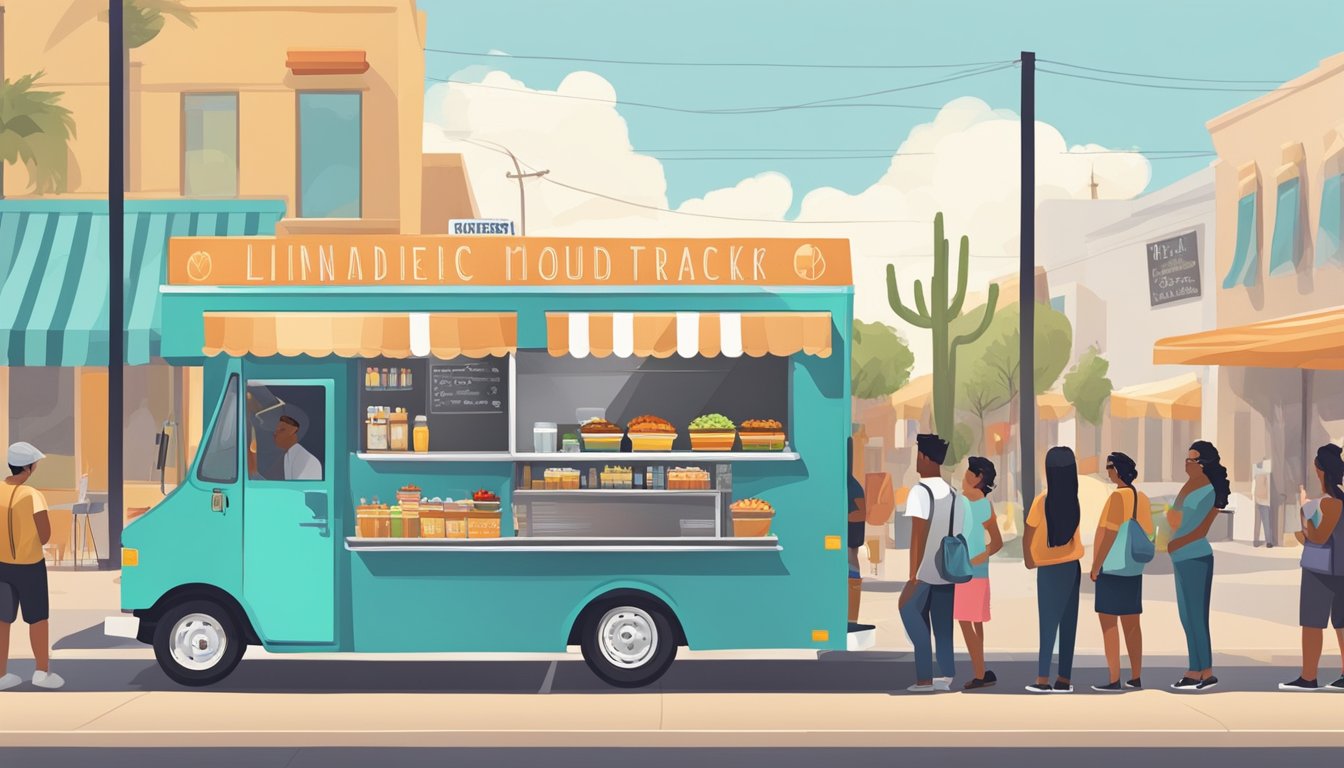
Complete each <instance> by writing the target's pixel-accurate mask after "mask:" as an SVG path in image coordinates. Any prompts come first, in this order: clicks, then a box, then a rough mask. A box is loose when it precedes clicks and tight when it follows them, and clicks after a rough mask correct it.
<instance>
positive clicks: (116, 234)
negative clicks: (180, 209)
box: [107, 2, 128, 568]
mask: <svg viewBox="0 0 1344 768" xmlns="http://www.w3.org/2000/svg"><path fill="white" fill-rule="evenodd" d="M107 20H108V24H107V35H108V38H107V45H108V64H107V67H108V78H107V84H108V102H107V109H108V153H107V223H108V242H107V254H108V276H107V277H108V289H109V295H108V315H107V317H108V328H107V558H108V559H107V567H109V568H119V567H121V529H122V511H123V510H122V502H123V498H122V495H123V494H122V491H123V486H122V482H123V479H124V478H123V475H124V471H123V470H124V469H125V467H124V461H123V457H122V453H123V452H124V450H125V447H124V445H123V443H122V439H123V438H124V437H125V435H124V434H122V433H123V432H124V423H125V413H124V411H123V408H124V407H125V406H124V405H123V403H122V391H123V386H124V384H125V375H126V369H125V368H123V367H122V366H123V363H124V362H125V359H126V354H125V347H126V335H125V331H126V315H125V301H126V294H125V287H126V286H125V276H124V275H123V274H122V269H123V268H124V265H125V261H126V253H125V250H126V243H125V239H124V237H123V235H124V233H125V227H126V220H125V213H126V159H127V157H128V154H127V149H126V122H125V118H126V102H125V101H123V100H122V95H123V91H122V89H123V88H124V87H125V84H126V77H127V71H126V69H125V67H126V59H125V56H124V55H123V53H124V50H125V46H126V39H125V37H124V36H123V35H122V30H123V29H124V26H123V25H124V14H123V9H122V4H121V3H118V2H111V3H109V4H108V15H107Z"/></svg>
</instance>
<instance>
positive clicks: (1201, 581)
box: [1172, 555, 1213, 672]
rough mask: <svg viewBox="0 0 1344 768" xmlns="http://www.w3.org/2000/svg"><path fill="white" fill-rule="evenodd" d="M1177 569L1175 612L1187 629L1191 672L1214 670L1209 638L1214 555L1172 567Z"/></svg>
mask: <svg viewBox="0 0 1344 768" xmlns="http://www.w3.org/2000/svg"><path fill="white" fill-rule="evenodd" d="M1172 566H1173V567H1174V568H1175V569H1176V609H1177V611H1178V612H1179V613H1180V616H1181V626H1182V627H1184V628H1185V646H1186V648H1187V649H1188V651H1189V654H1190V671H1191V672H1199V671H1201V670H1205V669H1210V668H1212V667H1213V641H1212V640H1211V639H1210V638H1209V598H1210V596H1211V595H1212V593H1213V555H1206V556H1204V557H1196V558H1193V559H1190V560H1177V561H1175V562H1173V563H1172Z"/></svg>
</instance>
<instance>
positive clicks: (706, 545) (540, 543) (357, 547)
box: [345, 536, 782, 552]
mask: <svg viewBox="0 0 1344 768" xmlns="http://www.w3.org/2000/svg"><path fill="white" fill-rule="evenodd" d="M345 548H346V549H347V550H349V551H351V552H780V551H782V548H781V547H780V546H779V539H778V538H776V537H774V536H751V537H738V538H711V537H695V538H677V537H666V538H646V537H631V538H608V537H602V538H527V537H521V536H515V537H507V538H499V539H367V538H360V537H358V536H349V537H347V538H346V540H345Z"/></svg>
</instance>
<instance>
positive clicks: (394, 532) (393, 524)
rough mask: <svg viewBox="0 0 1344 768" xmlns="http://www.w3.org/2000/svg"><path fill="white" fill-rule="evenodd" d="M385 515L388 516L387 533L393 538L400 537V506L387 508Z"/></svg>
mask: <svg viewBox="0 0 1344 768" xmlns="http://www.w3.org/2000/svg"><path fill="white" fill-rule="evenodd" d="M387 516H388V533H387V535H388V536H389V537H391V538H393V539H400V538H402V525H401V523H402V520H401V507H393V508H391V509H389V510H388V511H387Z"/></svg>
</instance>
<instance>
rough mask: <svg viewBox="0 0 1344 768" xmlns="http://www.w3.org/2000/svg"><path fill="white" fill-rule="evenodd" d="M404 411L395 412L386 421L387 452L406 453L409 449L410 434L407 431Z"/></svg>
mask: <svg viewBox="0 0 1344 768" xmlns="http://www.w3.org/2000/svg"><path fill="white" fill-rule="evenodd" d="M407 426H408V425H407V423H406V411H404V410H397V411H395V412H394V413H393V414H392V416H391V417H390V418H389V419H388V429H387V447H388V449H389V450H393V451H401V452H403V453H404V452H406V451H409V450H410V449H411V442H410V432H409V430H408V429H407Z"/></svg>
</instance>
